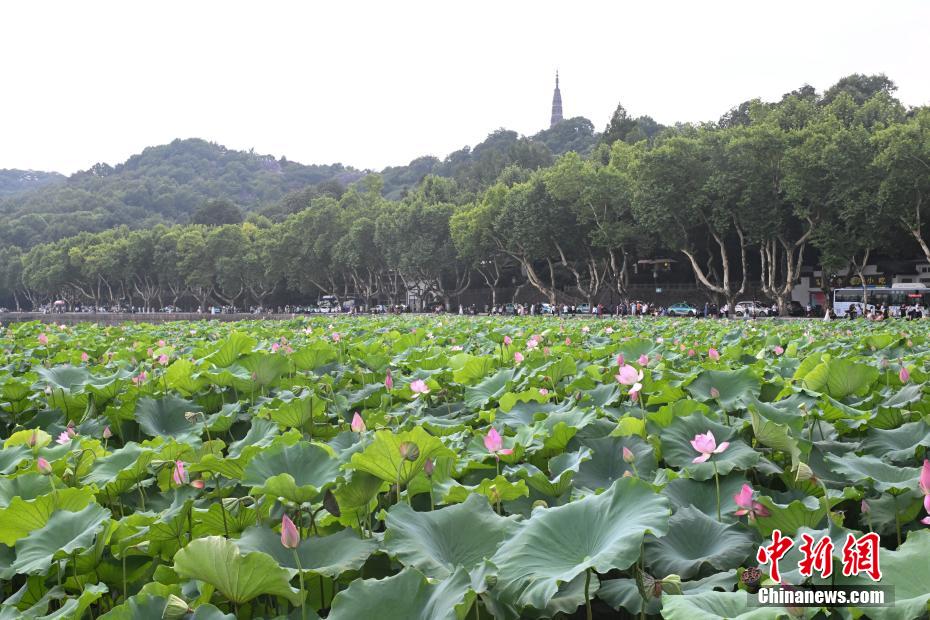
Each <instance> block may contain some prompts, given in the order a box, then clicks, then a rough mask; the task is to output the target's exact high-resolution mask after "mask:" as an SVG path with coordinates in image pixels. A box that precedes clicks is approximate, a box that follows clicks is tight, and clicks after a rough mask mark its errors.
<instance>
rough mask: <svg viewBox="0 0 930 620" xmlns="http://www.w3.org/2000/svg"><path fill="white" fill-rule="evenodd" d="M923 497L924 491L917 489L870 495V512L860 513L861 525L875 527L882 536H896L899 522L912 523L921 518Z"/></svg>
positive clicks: (862, 526) (862, 527)
mask: <svg viewBox="0 0 930 620" xmlns="http://www.w3.org/2000/svg"><path fill="white" fill-rule="evenodd" d="M923 499H924V497H923V493H920V492H919V491H918V490H916V489H915V490H914V491H912V492H910V493H903V494H901V495H891V494H890V493H883V494H882V495H881V496H880V497H874V498H873V497H870V498H868V499H867V500H866V501H867V502H868V503H869V514H867V515H860V518H859V525H860V526H861V529H863V530H865V529H868V528H871V529H874V530H875V531H876V532H878V533H879V534H881V535H882V536H894V535H895V531H896V529H897V525H896V524H897V523H911V522H913V521H915V520H917V519H918V518H921V512H922V511H923V508H924V503H923ZM924 516H926V515H924Z"/></svg>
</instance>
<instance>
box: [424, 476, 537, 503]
mask: <svg viewBox="0 0 930 620" xmlns="http://www.w3.org/2000/svg"><path fill="white" fill-rule="evenodd" d="M434 487H435V493H436V494H438V495H439V497H441V498H442V500H443V501H444V502H446V503H449V504H457V503H461V502H464V501H465V500H467V499H468V498H469V497H470V496H472V495H476V494H477V495H482V496H484V497H486V498H487V499H488V500H489V501H491V502H494V503H496V502H511V501H513V500H515V499H517V498H519V497H528V496H529V494H530V490H529V489H528V488H527V486H526V482H524V481H523V480H517V481H516V482H512V481H510V480H508V479H507V478H506V477H504V476H497V477H496V478H483V479H482V480H481V482H479V483H478V484H476V485H466V484H459V483H457V482H455V481H454V480H449V481H446V482H445V483H436V484H435V485H434Z"/></svg>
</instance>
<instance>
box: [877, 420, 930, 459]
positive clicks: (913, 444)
mask: <svg viewBox="0 0 930 620" xmlns="http://www.w3.org/2000/svg"><path fill="white" fill-rule="evenodd" d="M918 446H925V447H926V446H930V424H927V423H926V422H924V421H923V420H917V421H916V422H909V423H907V424H902V425H901V426H899V427H898V428H895V429H890V430H882V429H877V428H870V429H869V430H868V431H866V435H865V439H864V440H863V442H862V443H861V444H860V446H859V448H860V449H861V450H862V452H864V453H865V454H867V455H870V456H874V457H876V458H879V459H881V460H883V461H889V462H892V463H899V462H902V461H908V462H913V461H914V459H915V456H916V450H917V448H918Z"/></svg>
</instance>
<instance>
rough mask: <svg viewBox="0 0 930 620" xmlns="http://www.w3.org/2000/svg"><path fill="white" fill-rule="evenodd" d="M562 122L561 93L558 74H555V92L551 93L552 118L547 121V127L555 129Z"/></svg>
mask: <svg viewBox="0 0 930 620" xmlns="http://www.w3.org/2000/svg"><path fill="white" fill-rule="evenodd" d="M561 121H562V93H561V92H559V72H558V70H556V72H555V92H554V93H552V117H551V118H550V119H549V127H555V126H556V124H557V123H560V122H561Z"/></svg>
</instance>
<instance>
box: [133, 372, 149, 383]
mask: <svg viewBox="0 0 930 620" xmlns="http://www.w3.org/2000/svg"><path fill="white" fill-rule="evenodd" d="M147 376H148V375H146V374H145V371H144V370H143V371H142V372H140V373H139V374H138V375H136V376H135V377H133V378H132V382H133V383H135V384H136V385H142V384H143V383H145V379H146V378H147Z"/></svg>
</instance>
